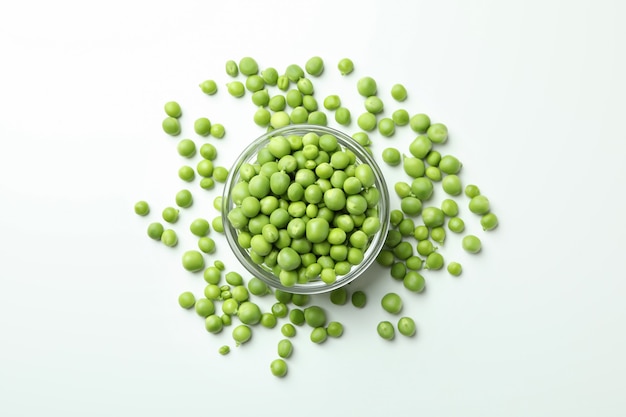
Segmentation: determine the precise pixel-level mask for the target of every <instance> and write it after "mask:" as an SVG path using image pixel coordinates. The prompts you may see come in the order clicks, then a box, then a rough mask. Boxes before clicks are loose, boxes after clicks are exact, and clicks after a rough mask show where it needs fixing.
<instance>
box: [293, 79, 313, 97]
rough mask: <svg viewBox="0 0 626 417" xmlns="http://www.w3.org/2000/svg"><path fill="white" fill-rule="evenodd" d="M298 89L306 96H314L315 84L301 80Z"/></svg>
mask: <svg viewBox="0 0 626 417" xmlns="http://www.w3.org/2000/svg"><path fill="white" fill-rule="evenodd" d="M296 87H297V88H298V91H300V92H301V93H302V94H304V95H312V94H313V91H314V88H313V83H312V82H311V80H309V79H308V78H300V79H299V80H298V82H297V83H296Z"/></svg>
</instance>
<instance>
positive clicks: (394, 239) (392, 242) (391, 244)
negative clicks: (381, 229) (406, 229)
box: [385, 229, 402, 266]
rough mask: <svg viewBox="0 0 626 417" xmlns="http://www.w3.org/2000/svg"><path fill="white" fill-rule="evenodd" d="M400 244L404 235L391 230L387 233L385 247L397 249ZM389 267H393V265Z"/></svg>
mask: <svg viewBox="0 0 626 417" xmlns="http://www.w3.org/2000/svg"><path fill="white" fill-rule="evenodd" d="M400 242H402V234H401V233H400V232H399V231H397V230H393V229H390V230H389V231H388V232H387V238H386V239H385V246H386V247H388V248H395V247H396V246H398V245H399V244H400ZM387 266H391V264H389V265H387Z"/></svg>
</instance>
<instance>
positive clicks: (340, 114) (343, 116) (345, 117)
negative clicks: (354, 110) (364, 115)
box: [335, 107, 352, 126]
mask: <svg viewBox="0 0 626 417" xmlns="http://www.w3.org/2000/svg"><path fill="white" fill-rule="evenodd" d="M335 121H336V122H337V123H339V124H340V125H342V126H348V125H349V124H350V123H351V122H352V115H351V114H350V110H348V108H346V107H339V108H338V109H337V110H336V111H335Z"/></svg>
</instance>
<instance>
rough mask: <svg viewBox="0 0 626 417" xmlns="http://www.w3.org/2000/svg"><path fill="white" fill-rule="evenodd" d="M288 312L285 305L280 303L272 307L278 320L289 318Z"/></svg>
mask: <svg viewBox="0 0 626 417" xmlns="http://www.w3.org/2000/svg"><path fill="white" fill-rule="evenodd" d="M288 311H289V310H288V308H287V306H286V305H285V304H284V303H281V302H278V303H274V304H273V305H272V314H273V315H274V316H276V317H278V318H283V317H287V314H288Z"/></svg>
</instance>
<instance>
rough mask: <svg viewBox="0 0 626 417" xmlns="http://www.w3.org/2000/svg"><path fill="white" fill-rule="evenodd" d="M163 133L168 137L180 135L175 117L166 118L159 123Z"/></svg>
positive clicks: (178, 123)
mask: <svg viewBox="0 0 626 417" xmlns="http://www.w3.org/2000/svg"><path fill="white" fill-rule="evenodd" d="M161 127H162V128H163V131H164V132H165V133H167V134H168V135H170V136H177V135H178V134H180V122H179V121H178V119H177V118H175V117H166V118H165V119H163V122H162V123H161Z"/></svg>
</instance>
